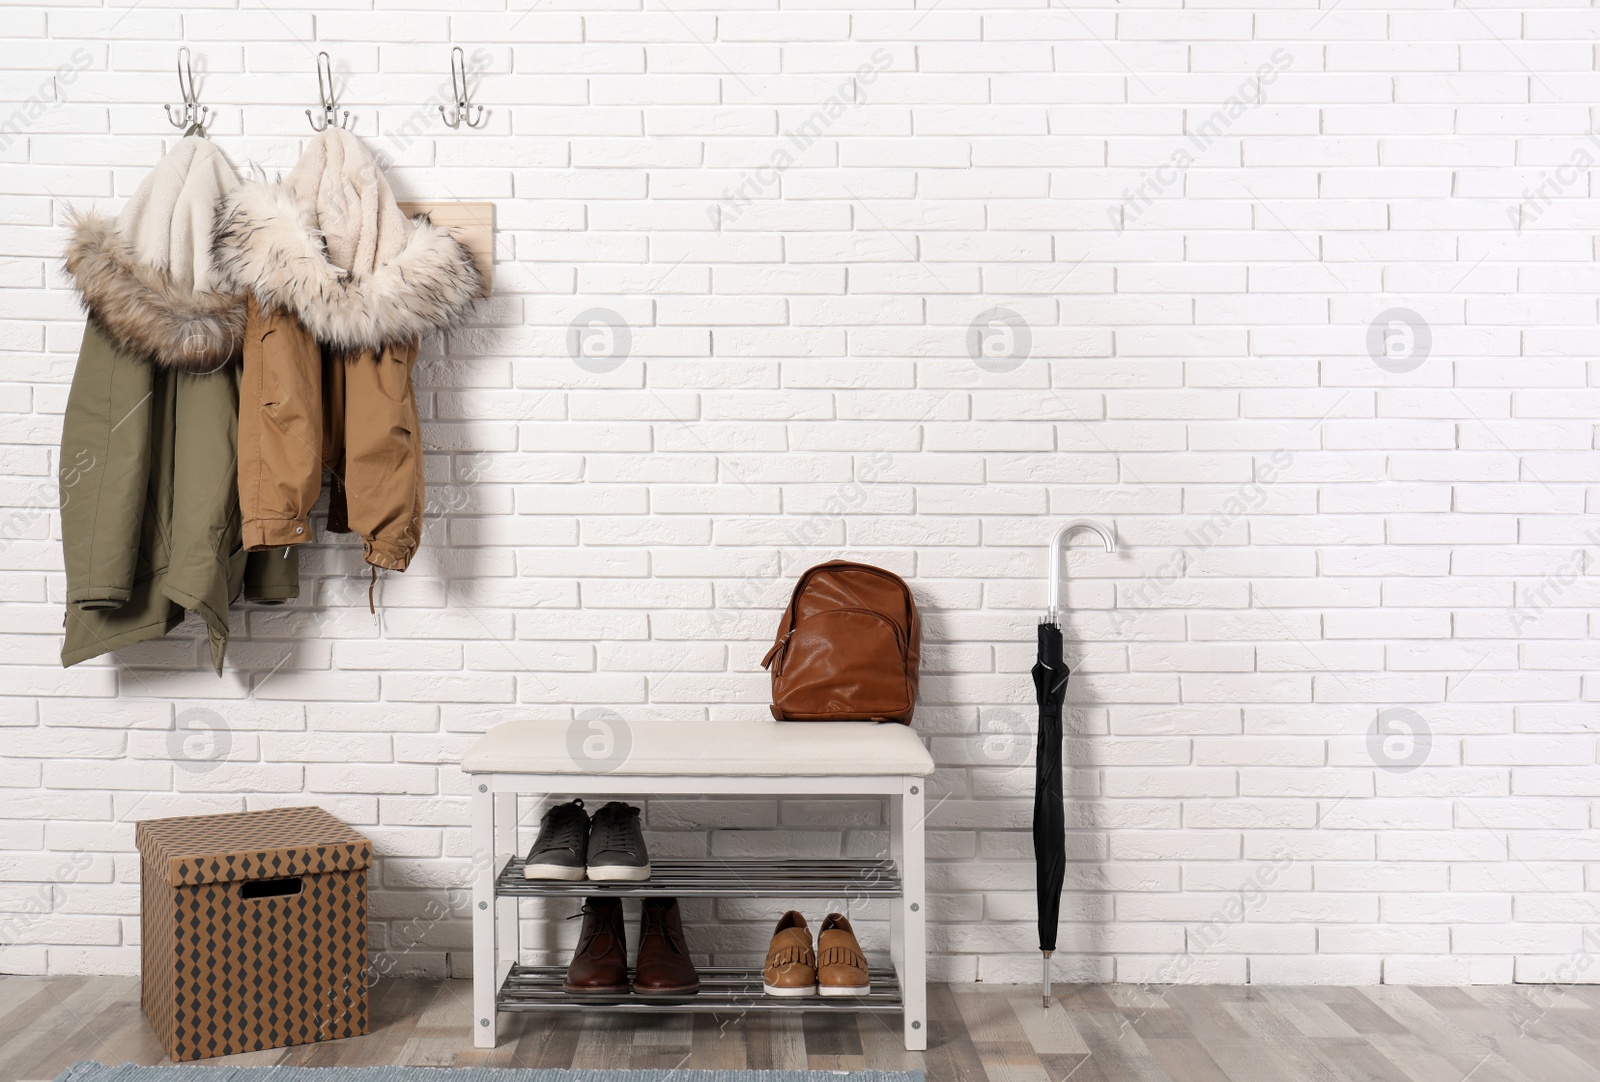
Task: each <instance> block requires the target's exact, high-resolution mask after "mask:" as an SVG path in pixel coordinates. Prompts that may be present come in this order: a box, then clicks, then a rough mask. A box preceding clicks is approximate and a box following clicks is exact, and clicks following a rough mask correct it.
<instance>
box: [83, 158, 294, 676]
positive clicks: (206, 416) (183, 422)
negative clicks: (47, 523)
mask: <svg viewBox="0 0 1600 1082" xmlns="http://www.w3.org/2000/svg"><path fill="white" fill-rule="evenodd" d="M237 185H238V179H237V177H236V176H235V174H234V172H233V168H232V166H230V165H229V164H228V162H227V160H226V159H225V158H224V157H223V156H222V154H221V152H219V151H218V150H217V149H216V148H215V147H213V146H212V145H211V144H210V143H209V142H207V141H206V140H205V139H203V138H201V137H199V136H188V137H185V138H184V139H182V140H180V141H179V142H178V143H177V145H176V146H175V147H174V149H173V150H172V151H171V152H170V153H169V154H168V155H167V156H166V157H165V158H164V159H162V161H161V162H160V163H159V164H158V165H157V166H156V168H155V170H154V171H153V172H152V173H151V175H150V176H149V177H148V178H146V180H145V182H144V183H143V184H142V185H141V186H140V187H139V190H138V191H137V192H136V193H135V195H134V196H133V198H132V199H130V200H129V202H128V205H127V206H126V207H125V208H124V210H123V211H122V213H121V215H120V216H119V217H118V218H117V219H115V220H111V219H107V218H102V217H98V216H93V215H80V216H76V217H75V218H74V220H73V221H72V223H71V225H72V233H71V239H70V241H69V243H68V248H67V256H66V267H67V271H68V273H69V274H70V275H71V277H72V279H73V282H74V284H75V285H76V286H77V288H78V290H79V293H80V295H81V300H82V302H83V305H84V308H85V309H86V310H87V311H88V315H89V318H88V320H87V322H86V324H85V327H84V334H83V345H82V347H81V350H80V352H79V355H78V366H77V369H76V371H75V372H74V373H73V378H72V388H71V391H70V392H69V393H68V397H67V408H66V416H65V418H64V420H63V424H62V433H61V459H60V491H61V540H62V548H63V555H64V558H65V564H66V573H67V596H66V602H67V614H66V620H65V630H66V641H65V643H64V645H63V646H62V650H61V663H62V664H63V665H75V664H77V663H78V662H80V661H86V660H88V659H90V658H94V657H98V656H100V655H101V654H104V653H107V652H109V651H112V650H116V649H118V648H120V647H123V646H130V645H132V644H134V643H137V642H143V641H145V640H147V639H153V638H158V637H160V636H162V635H165V634H166V633H167V632H168V631H171V630H172V629H173V628H174V627H176V626H177V625H178V624H180V623H182V622H183V619H184V617H185V615H186V613H187V612H191V611H192V612H196V613H198V614H199V615H200V617H201V618H202V619H203V620H204V621H205V624H206V628H207V631H208V635H209V639H210V648H211V661H212V664H213V666H214V667H215V668H216V671H217V673H218V674H219V675H220V674H221V672H222V663H223V656H224V652H225V651H226V649H227V644H228V630H229V620H228V606H229V604H230V603H231V602H232V601H234V600H236V599H237V598H239V597H240V596H241V595H242V596H244V597H245V598H247V599H249V600H252V601H261V602H269V603H270V602H281V601H285V600H287V599H289V598H292V597H296V596H298V595H299V570H298V560H297V558H296V555H295V554H294V553H292V552H285V551H284V550H281V549H280V550H277V551H274V552H261V553H251V554H247V553H246V552H245V551H244V548H243V547H242V545H241V544H240V512H239V495H238V483H237V470H238V466H237V457H236V447H237V432H238V412H239V379H240V365H239V355H240V349H241V346H242V342H243V336H244V322H245V301H244V298H243V297H242V296H239V295H237V294H232V293H225V292H219V291H217V290H216V289H215V288H213V284H214V283H213V278H212V275H211V269H210V255H209V249H210V237H211V226H212V221H213V219H214V216H215V210H216V204H217V201H218V200H219V199H220V198H221V197H222V196H223V195H225V194H227V193H228V192H229V191H231V190H232V189H233V188H235V187H236V186H237Z"/></svg>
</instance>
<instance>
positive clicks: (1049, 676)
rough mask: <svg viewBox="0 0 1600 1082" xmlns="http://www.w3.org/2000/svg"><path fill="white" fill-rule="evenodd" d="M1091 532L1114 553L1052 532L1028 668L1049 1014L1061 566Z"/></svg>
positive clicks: (1061, 686) (1060, 808)
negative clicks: (1044, 599)
mask: <svg viewBox="0 0 1600 1082" xmlns="http://www.w3.org/2000/svg"><path fill="white" fill-rule="evenodd" d="M1074 530H1093V531H1094V532H1095V533H1097V534H1099V535H1100V539H1101V540H1102V541H1104V542H1105V543H1106V551H1107V552H1115V551H1117V543H1116V541H1114V540H1113V539H1112V537H1111V531H1110V530H1107V529H1106V528H1105V527H1104V526H1101V525H1100V524H1099V523H1097V522H1090V521H1089V520H1087V519H1076V520H1074V521H1072V522H1069V523H1067V524H1066V525H1065V526H1063V527H1061V529H1060V530H1058V531H1056V536H1055V538H1054V539H1053V540H1052V541H1051V542H1050V611H1049V613H1048V615H1047V616H1046V617H1045V619H1044V620H1043V622H1041V623H1040V624H1039V658H1038V660H1037V661H1035V662H1034V665H1033V691H1034V697H1035V699H1037V701H1038V703H1039V741H1038V746H1037V748H1036V749H1035V752H1034V774H1033V860H1034V872H1035V876H1036V883H1037V886H1038V890H1039V950H1040V952H1041V953H1042V954H1043V955H1044V1006H1045V1009H1046V1010H1048V1009H1049V1008H1050V955H1052V954H1054V953H1055V949H1056V930H1057V928H1058V926H1059V925H1060V923H1061V884H1062V882H1063V881H1064V880H1065V879H1066V877H1067V825H1066V797H1065V794H1064V793H1063V791H1062V785H1061V704H1062V703H1063V702H1065V701H1066V698H1067V677H1068V675H1070V673H1069V670H1068V669H1067V663H1066V660H1065V659H1064V658H1063V657H1062V649H1061V624H1060V623H1059V621H1060V619H1061V561H1062V558H1063V557H1064V556H1065V549H1066V542H1067V535H1068V534H1070V533H1072V532H1073V531H1074Z"/></svg>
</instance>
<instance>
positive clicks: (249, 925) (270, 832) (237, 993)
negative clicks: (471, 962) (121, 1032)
mask: <svg viewBox="0 0 1600 1082" xmlns="http://www.w3.org/2000/svg"><path fill="white" fill-rule="evenodd" d="M134 839H135V842H136V844H137V845H138V847H139V857H140V877H141V880H142V883H141V888H140V890H141V904H140V908H139V929H140V933H141V938H142V940H143V942H142V945H141V947H140V961H141V978H140V990H139V1001H140V1005H141V1006H142V1007H143V1009H144V1013H145V1017H147V1018H149V1019H150V1024H151V1025H152V1026H154V1027H155V1031H156V1034H157V1035H158V1036H159V1037H160V1038H161V1043H162V1044H163V1045H164V1046H165V1047H166V1050H167V1055H168V1056H170V1057H171V1058H172V1059H173V1060H189V1059H205V1058H207V1057H210V1056H226V1055H231V1054H233V1053H235V1052H250V1051H254V1050H256V1049H259V1048H281V1047H283V1046H285V1045H291V1044H306V1043H309V1042H311V1041H326V1040H332V1039H333V1038H336V1037H354V1036H356V1035H358V1034H362V1033H365V1032H367V865H368V864H369V863H370V862H371V859H372V846H371V843H370V842H368V841H367V839H366V838H364V837H362V836H361V835H360V834H357V833H356V832H355V831H353V830H351V829H350V828H349V827H347V826H345V825H344V824H343V823H341V822H339V821H338V820H337V819H335V818H334V817H333V816H331V815H329V814H328V813H327V812H325V811H323V810H322V809H321V808H275V809H272V810H270V811H259V812H240V813H238V814H234V815H198V816H191V817H186V818H182V819H147V820H145V821H144V822H141V823H139V824H138V825H137V828H136V830H135V832H134Z"/></svg>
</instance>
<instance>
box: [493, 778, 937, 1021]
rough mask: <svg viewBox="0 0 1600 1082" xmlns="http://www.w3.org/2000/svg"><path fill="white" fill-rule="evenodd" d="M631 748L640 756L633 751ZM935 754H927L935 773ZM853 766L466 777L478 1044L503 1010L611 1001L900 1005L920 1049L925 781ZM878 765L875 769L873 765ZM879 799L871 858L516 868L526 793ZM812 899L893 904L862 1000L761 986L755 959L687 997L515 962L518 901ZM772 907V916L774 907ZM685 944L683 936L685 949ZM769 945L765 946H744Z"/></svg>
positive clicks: (856, 1007)
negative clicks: (882, 844)
mask: <svg viewBox="0 0 1600 1082" xmlns="http://www.w3.org/2000/svg"><path fill="white" fill-rule="evenodd" d="M640 754H641V753H640V752H639V750H638V748H637V747H636V748H635V753H634V756H635V759H638V758H640ZM931 765H932V761H931V760H929V766H930V768H931ZM873 768H874V764H873V762H872V760H871V758H870V757H869V756H863V758H862V762H861V764H860V767H859V769H860V770H861V771H862V773H859V774H847V775H825V776H806V777H800V776H796V777H777V776H749V775H718V774H715V773H713V771H714V769H715V764H714V763H712V762H709V761H708V762H707V763H706V764H705V765H704V766H702V767H701V771H702V772H701V773H697V774H678V775H664V774H651V775H638V776H632V775H625V774H623V773H621V772H618V773H613V774H581V773H576V772H574V773H562V774H538V773H533V772H531V771H530V772H508V771H499V770H496V771H483V770H479V771H477V772H475V773H473V775H472V777H471V785H472V798H471V803H472V851H473V854H474V862H475V863H476V864H477V868H478V870H477V874H476V877H475V886H474V894H473V936H472V943H473V946H472V951H473V962H472V968H473V1043H474V1044H475V1045H477V1047H479V1048H493V1047H494V1046H495V1044H496V1042H497V1040H498V1039H499V1029H500V1026H499V1022H500V1019H501V1018H503V1017H505V1016H507V1015H510V1014H516V1013H519V1012H529V1011H534V1012H536V1011H574V1010H577V1011H581V1010H594V1009H603V1010H617V1011H639V1012H653V1013H670V1012H678V1011H693V1012H702V1013H705V1012H732V1013H745V1012H751V1013H754V1012H776V1011H784V1012H792V1011H822V1012H830V1013H831V1012H834V1011H868V1012H875V1013H887V1014H898V1015H899V1017H900V1025H901V1028H902V1031H903V1034H904V1038H905V1045H906V1048H908V1049H911V1050H921V1049H925V1048H927V1047H928V1031H927V1028H926V1027H927V1019H928V1014H927V1012H928V996H927V962H926V939H925V932H924V927H925V920H926V917H927V913H926V907H927V894H926V889H927V887H926V873H925V859H924V848H923V818H924V812H923V808H924V804H923V789H922V787H923V785H924V784H925V783H926V779H925V778H924V777H923V776H920V775H916V774H901V773H888V772H884V773H880V774H869V773H866V771H868V770H870V769H873ZM879 769H882V768H879ZM751 793H761V794H763V795H766V796H775V797H783V796H825V797H827V796H854V797H879V798H882V799H884V800H885V801H886V803H887V805H888V812H889V823H888V826H889V831H888V835H889V838H888V841H889V852H888V854H887V857H886V858H882V859H872V860H716V859H710V860H657V861H652V873H651V877H650V879H648V880H646V881H645V882H641V883H595V882H589V881H582V882H577V883H566V882H554V881H547V880H545V881H541V880H530V879H524V878H523V877H522V863H523V858H522V854H523V853H525V852H526V851H527V850H526V845H525V843H526V842H528V841H529V840H530V839H527V838H523V837H519V833H520V832H519V829H518V824H519V817H518V814H517V812H518V808H517V802H518V800H519V799H528V798H531V797H540V798H543V797H544V796H547V795H548V796H552V797H553V796H554V795H555V794H561V796H562V798H563V799H564V798H565V797H567V796H583V797H589V798H594V799H599V798H601V797H602V796H604V797H616V798H619V799H620V798H629V799H637V798H640V797H655V796H666V795H697V796H699V795H707V794H714V795H747V794H751ZM602 895H608V896H613V897H623V898H642V897H649V896H652V895H654V896H661V897H677V898H775V899H786V898H794V899H801V898H815V899H819V900H828V901H834V902H854V901H856V900H858V899H860V900H865V899H868V898H873V899H885V900H888V905H887V907H886V908H887V909H888V911H889V912H888V917H889V965H888V966H885V967H881V968H880V967H877V966H875V967H874V968H873V969H872V971H871V979H872V989H871V992H870V993H869V994H868V995H865V996H849V997H844V996H841V997H833V996H828V997H822V996H806V997H801V998H789V997H778V996H768V995H765V994H764V993H763V992H762V989H761V971H760V969H759V968H758V967H749V968H734V967H715V968H707V969H701V970H700V982H701V988H700V991H699V992H698V993H697V994H695V995H692V996H638V995H572V994H569V993H567V992H564V991H562V988H561V983H562V977H563V975H564V973H565V968H564V967H562V966H537V965H528V964H526V963H524V962H523V960H522V958H521V937H520V934H519V932H520V921H519V912H518V910H519V908H520V904H521V901H522V899H524V898H548V899H568V900H570V901H572V902H574V903H577V902H578V901H579V900H580V899H582V898H585V897H590V896H602ZM774 916H776V914H774ZM692 947H693V944H692V943H691V949H692ZM750 948H751V950H752V952H761V953H764V952H765V949H766V941H765V939H764V938H761V940H760V942H756V943H752V944H750Z"/></svg>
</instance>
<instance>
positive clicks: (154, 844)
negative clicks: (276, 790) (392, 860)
mask: <svg viewBox="0 0 1600 1082" xmlns="http://www.w3.org/2000/svg"><path fill="white" fill-rule="evenodd" d="M133 836H134V844H135V845H137V846H138V847H139V854H140V856H141V857H142V858H143V860H144V864H145V870H144V874H145V875H151V874H154V875H159V876H162V877H164V878H165V879H166V881H167V882H168V883H169V884H170V885H172V886H175V887H176V886H193V885H195V884H198V883H232V882H234V881H236V880H240V879H275V878H279V877H284V876H291V875H303V874H306V873H308V872H341V871H350V870H352V869H355V868H365V867H367V866H368V865H369V864H371V862H372V843H371V842H369V841H368V840H367V839H366V838H364V837H362V836H361V835H360V834H357V833H356V832H355V831H354V830H351V829H350V828H349V827H347V826H345V825H344V824H343V823H341V822H339V820H337V819H335V818H334V817H333V816H331V815H329V814H328V813H327V812H325V811H323V810H322V809H321V808H270V809H267V810H266V811H254V812H232V813H228V814H225V815H187V816H182V817H180V818H176V819H145V820H142V821H140V822H139V823H136V824H135V826H134V832H133Z"/></svg>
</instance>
